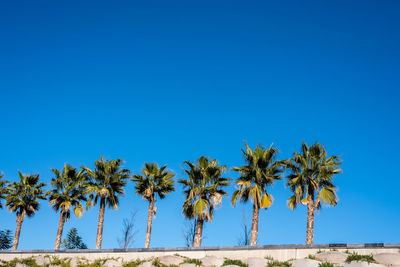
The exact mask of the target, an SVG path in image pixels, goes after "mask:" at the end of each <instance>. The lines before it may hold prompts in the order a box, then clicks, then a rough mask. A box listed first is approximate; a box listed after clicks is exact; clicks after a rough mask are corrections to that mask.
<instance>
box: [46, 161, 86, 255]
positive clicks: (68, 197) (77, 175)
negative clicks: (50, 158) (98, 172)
mask: <svg viewBox="0 0 400 267" xmlns="http://www.w3.org/2000/svg"><path fill="white" fill-rule="evenodd" d="M52 171H53V173H54V175H55V178H52V180H51V186H52V187H53V190H51V191H49V192H48V193H47V194H48V196H49V201H50V205H51V206H52V207H53V209H54V210H55V211H56V212H58V211H60V222H59V226H58V231H57V237H56V242H55V245H54V249H56V250H57V249H59V248H60V244H61V237H62V232H63V228H64V223H65V222H66V221H68V219H69V217H70V214H71V208H73V211H74V214H75V216H76V217H78V218H79V217H81V216H82V213H83V205H82V202H83V201H86V197H85V194H84V193H85V192H84V191H85V188H86V177H85V175H84V173H83V170H81V171H79V172H78V171H77V170H76V168H74V167H72V166H71V165H69V164H67V163H66V164H65V165H64V168H63V169H62V171H61V172H60V171H59V170H57V169H52Z"/></svg>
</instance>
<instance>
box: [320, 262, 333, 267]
mask: <svg viewBox="0 0 400 267" xmlns="http://www.w3.org/2000/svg"><path fill="white" fill-rule="evenodd" d="M318 267H334V265H333V263H330V262H321V263H320V264H318Z"/></svg>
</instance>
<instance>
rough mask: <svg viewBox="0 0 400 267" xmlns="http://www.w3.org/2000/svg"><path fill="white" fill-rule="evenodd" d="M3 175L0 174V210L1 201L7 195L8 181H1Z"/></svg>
mask: <svg viewBox="0 0 400 267" xmlns="http://www.w3.org/2000/svg"><path fill="white" fill-rule="evenodd" d="M3 177H4V174H3V173H1V172H0V209H2V208H3V203H2V201H1V200H2V199H3V198H4V196H5V194H6V193H7V184H8V181H6V180H2V178H3Z"/></svg>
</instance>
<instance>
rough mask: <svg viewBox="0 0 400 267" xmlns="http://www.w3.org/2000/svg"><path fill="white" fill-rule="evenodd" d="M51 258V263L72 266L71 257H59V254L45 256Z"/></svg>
mask: <svg viewBox="0 0 400 267" xmlns="http://www.w3.org/2000/svg"><path fill="white" fill-rule="evenodd" d="M45 257H46V258H49V261H50V264H49V265H58V266H60V267H71V258H59V257H57V256H51V257H50V256H45Z"/></svg>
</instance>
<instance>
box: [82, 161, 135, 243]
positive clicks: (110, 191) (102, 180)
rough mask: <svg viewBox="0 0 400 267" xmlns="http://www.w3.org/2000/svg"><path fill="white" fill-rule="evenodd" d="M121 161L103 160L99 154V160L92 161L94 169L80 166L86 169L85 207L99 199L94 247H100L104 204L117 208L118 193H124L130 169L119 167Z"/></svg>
mask: <svg viewBox="0 0 400 267" xmlns="http://www.w3.org/2000/svg"><path fill="white" fill-rule="evenodd" d="M122 163H123V161H122V159H116V160H104V157H103V156H100V160H96V161H95V162H94V165H95V169H94V170H91V169H89V168H87V167H85V166H82V169H83V170H84V171H86V174H87V177H88V178H89V181H88V182H87V184H86V188H87V190H86V193H88V194H89V199H88V201H87V203H86V207H91V206H93V205H96V204H97V201H98V200H100V208H99V219H98V224H97V236H96V249H101V241H102V240H103V223H104V212H105V209H106V204H107V206H109V207H112V208H114V209H118V204H119V198H118V195H123V194H124V192H125V191H124V187H125V186H126V183H127V181H126V180H127V179H128V178H129V177H130V171H129V170H127V169H122V168H121V165H122Z"/></svg>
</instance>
